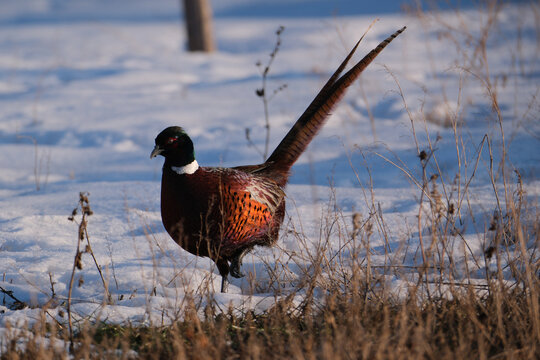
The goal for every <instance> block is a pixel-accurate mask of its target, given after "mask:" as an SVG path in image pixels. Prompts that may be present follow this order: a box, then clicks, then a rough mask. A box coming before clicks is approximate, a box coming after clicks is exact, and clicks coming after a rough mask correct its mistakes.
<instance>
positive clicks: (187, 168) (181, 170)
mask: <svg viewBox="0 0 540 360" xmlns="http://www.w3.org/2000/svg"><path fill="white" fill-rule="evenodd" d="M198 168H199V163H198V162H197V160H193V161H192V162H190V163H189V164H187V165H184V166H171V170H172V171H174V172H175V173H177V174H178V175H183V174H193V173H194V172H195V171H197V169H198Z"/></svg>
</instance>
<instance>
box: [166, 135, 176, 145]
mask: <svg viewBox="0 0 540 360" xmlns="http://www.w3.org/2000/svg"><path fill="white" fill-rule="evenodd" d="M176 140H178V138H176V137H170V138H168V139H167V144H172V143H173V142H175V141H176Z"/></svg>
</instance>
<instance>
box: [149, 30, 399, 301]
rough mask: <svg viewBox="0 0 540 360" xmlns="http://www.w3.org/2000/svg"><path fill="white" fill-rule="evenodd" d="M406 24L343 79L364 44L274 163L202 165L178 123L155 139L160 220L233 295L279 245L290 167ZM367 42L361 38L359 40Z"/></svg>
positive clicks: (282, 146)
mask: <svg viewBox="0 0 540 360" xmlns="http://www.w3.org/2000/svg"><path fill="white" fill-rule="evenodd" d="M404 30H405V27H403V28H402V29H400V30H398V31H396V32H395V33H394V34H392V35H391V36H389V37H388V38H386V39H385V40H384V41H382V42H381V43H380V44H379V45H378V46H377V47H376V48H375V49H373V50H371V52H369V53H368V54H367V55H366V56H365V57H364V58H363V59H362V60H360V61H359V62H358V63H357V64H356V65H354V66H353V67H352V68H351V69H350V70H349V71H348V72H347V73H345V74H344V75H343V76H341V77H339V75H340V74H341V72H342V71H343V69H344V68H345V66H346V65H347V63H348V61H349V60H350V58H351V57H352V55H353V54H354V52H355V50H356V48H357V47H358V45H359V43H360V41H358V42H357V43H356V45H355V46H354V47H353V49H352V50H351V52H350V53H349V54H348V55H347V57H346V58H345V59H344V60H343V62H342V63H341V65H340V66H339V67H338V69H337V70H336V71H335V72H334V74H333V75H332V76H331V77H330V79H329V80H328V81H327V82H326V84H325V85H324V86H323V88H322V89H321V90H320V92H319V93H318V94H317V96H316V97H315V99H314V100H313V101H312V102H311V104H310V105H309V106H308V108H307V109H306V110H305V111H304V113H303V114H302V115H301V116H300V118H299V119H298V120H297V121H296V123H295V124H294V126H293V127H292V128H291V129H290V131H289V132H288V133H287V135H286V136H285V137H284V138H283V140H282V141H281V143H280V144H279V145H278V146H277V148H276V149H275V150H274V152H273V153H272V154H271V155H270V157H268V159H267V160H266V161H265V162H264V163H262V164H259V165H247V166H237V167H233V168H224V167H201V166H199V164H198V163H197V160H196V159H195V152H194V147H193V142H192V141H191V139H190V138H189V136H188V135H187V133H186V132H185V131H184V129H183V128H181V127H178V126H171V127H168V128H166V129H165V130H163V131H162V132H161V133H160V134H159V135H158V136H157V137H156V139H155V144H156V145H155V147H154V149H153V150H152V153H151V154H150V158H153V157H155V156H157V155H162V156H163V157H165V163H164V165H163V174H162V179H161V218H162V221H163V225H164V226H165V229H166V230H167V232H168V233H169V235H170V236H171V237H172V239H173V240H174V241H175V242H176V243H178V245H180V246H181V247H182V248H184V249H185V250H187V251H188V252H190V253H192V254H194V255H197V256H202V257H209V258H210V259H212V260H213V261H214V262H215V264H216V266H217V268H218V270H219V274H220V275H221V276H222V281H221V292H226V289H227V284H228V275H229V274H230V275H232V276H233V277H236V278H239V277H242V276H243V274H242V273H241V271H240V268H241V265H242V258H243V257H244V255H245V254H246V253H248V252H249V251H250V250H251V249H253V247H254V246H256V245H263V246H271V245H273V244H275V243H276V241H277V239H278V234H279V228H280V226H281V223H282V221H283V217H284V215H285V192H284V187H285V185H286V184H287V180H288V178H289V174H290V170H291V167H292V165H293V164H294V163H295V161H296V160H297V159H298V158H299V157H300V155H301V154H302V153H303V152H304V150H305V149H306V148H307V146H308V144H309V143H310V142H311V140H312V139H313V137H314V136H315V135H316V134H317V132H318V131H319V130H320V129H321V128H322V126H323V125H324V123H325V121H326V119H327V118H328V116H329V114H330V111H331V110H332V109H333V108H334V106H335V105H336V104H337V103H338V102H339V101H340V100H341V98H342V97H343V95H344V93H345V91H346V89H347V87H348V86H349V85H351V84H352V83H353V82H354V80H356V79H357V78H358V76H359V75H360V73H361V72H362V71H363V70H364V69H365V68H366V67H367V66H368V65H369V64H370V63H371V62H372V61H373V59H375V57H376V56H377V55H378V54H379V53H380V52H381V51H382V50H383V49H384V48H385V47H386V46H387V45H388V44H389V43H390V42H391V41H392V40H393V39H395V38H396V37H397V36H398V35H399V34H401V33H402V32H403V31H404ZM360 40H361V39H360Z"/></svg>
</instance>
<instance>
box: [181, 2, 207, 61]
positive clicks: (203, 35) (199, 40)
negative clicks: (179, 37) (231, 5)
mask: <svg viewBox="0 0 540 360" xmlns="http://www.w3.org/2000/svg"><path fill="white" fill-rule="evenodd" d="M183 2H184V19H185V22H186V29H187V37H188V50H189V51H205V52H212V51H214V50H215V45H214V36H213V26H212V8H211V7H210V3H209V1H208V0H183Z"/></svg>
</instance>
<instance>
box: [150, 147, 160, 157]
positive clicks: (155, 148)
mask: <svg viewBox="0 0 540 360" xmlns="http://www.w3.org/2000/svg"><path fill="white" fill-rule="evenodd" d="M162 152H163V149H162V148H160V147H159V145H156V146H155V147H154V150H152V152H151V153H150V159H152V158H154V157H156V156H158V155H159V154H161V153H162Z"/></svg>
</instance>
